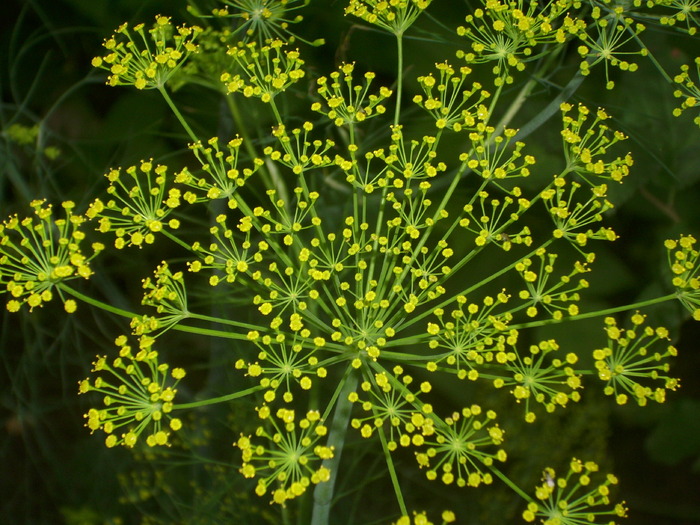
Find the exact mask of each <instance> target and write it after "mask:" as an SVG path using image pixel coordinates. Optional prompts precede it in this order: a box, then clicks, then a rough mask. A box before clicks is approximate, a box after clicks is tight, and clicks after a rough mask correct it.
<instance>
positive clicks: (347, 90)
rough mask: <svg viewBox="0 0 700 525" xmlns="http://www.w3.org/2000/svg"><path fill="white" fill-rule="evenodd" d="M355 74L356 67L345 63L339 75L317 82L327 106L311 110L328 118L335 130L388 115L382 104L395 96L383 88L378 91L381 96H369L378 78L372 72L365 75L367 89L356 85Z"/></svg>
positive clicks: (334, 73)
mask: <svg viewBox="0 0 700 525" xmlns="http://www.w3.org/2000/svg"><path fill="white" fill-rule="evenodd" d="M354 70H355V64H354V63H351V64H345V63H344V64H341V65H340V68H339V70H338V71H333V72H332V73H331V74H330V75H329V76H328V77H325V76H322V77H319V78H318V79H317V80H316V84H317V86H318V87H317V89H316V92H317V93H318V94H319V95H321V97H323V99H324V100H325V102H326V104H325V107H324V105H322V104H321V103H320V102H314V103H313V104H312V105H311V110H312V111H317V112H319V113H321V114H322V115H326V116H327V117H328V118H329V119H330V120H332V121H333V123H334V124H335V125H336V126H343V125H345V124H355V123H359V122H362V121H364V120H366V119H368V118H372V117H376V116H378V115H382V114H383V113H384V112H385V111H386V107H385V106H384V105H383V104H382V101H384V99H386V98H388V97H390V96H391V94H392V91H391V90H390V89H389V88H386V87H384V86H382V87H380V88H379V94H378V95H376V94H369V87H370V85H371V84H372V81H373V80H374V77H375V74H374V73H372V72H371V71H368V72H367V73H365V74H364V86H363V85H360V84H356V85H353V77H352V73H353V71H354ZM341 75H342V78H341ZM329 77H330V83H329Z"/></svg>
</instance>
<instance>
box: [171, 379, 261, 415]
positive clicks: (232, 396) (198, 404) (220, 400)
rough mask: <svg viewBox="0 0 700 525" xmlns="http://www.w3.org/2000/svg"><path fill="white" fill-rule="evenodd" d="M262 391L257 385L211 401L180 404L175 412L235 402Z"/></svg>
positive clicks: (175, 406) (176, 406)
mask: <svg viewBox="0 0 700 525" xmlns="http://www.w3.org/2000/svg"><path fill="white" fill-rule="evenodd" d="M262 389H263V387H262V386H261V385H257V386H254V387H251V388H248V389H246V390H241V391H239V392H234V393H232V394H227V395H225V396H220V397H212V398H210V399H202V400H201V401H193V402H191V403H178V404H176V405H173V410H184V409H186V408H198V407H203V406H209V405H214V404H216V403H225V402H226V401H233V400H234V399H238V398H241V397H245V396H248V395H250V394H254V393H255V392H258V391H260V390H262Z"/></svg>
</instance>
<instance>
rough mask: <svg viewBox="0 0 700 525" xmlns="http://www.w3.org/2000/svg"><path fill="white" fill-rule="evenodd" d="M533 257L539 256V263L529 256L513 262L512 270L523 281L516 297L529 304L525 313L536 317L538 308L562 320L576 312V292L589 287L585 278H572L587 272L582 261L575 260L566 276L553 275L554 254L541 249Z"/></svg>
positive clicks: (555, 257) (557, 319) (555, 256)
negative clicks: (523, 286) (522, 287)
mask: <svg viewBox="0 0 700 525" xmlns="http://www.w3.org/2000/svg"><path fill="white" fill-rule="evenodd" d="M535 256H536V257H537V258H538V259H539V265H537V264H536V263H535V264H533V261H532V259H531V258H526V259H523V260H522V261H520V262H518V263H517V264H516V265H515V270H516V271H517V272H518V273H519V274H520V276H521V277H522V278H523V281H525V289H524V290H521V291H520V293H519V294H518V297H519V298H520V299H522V300H523V301H525V304H527V305H528V306H527V310H526V312H525V313H526V314H527V316H528V317H532V318H534V317H537V316H538V315H539V313H540V309H543V310H545V311H546V312H547V313H549V314H550V315H551V316H552V319H554V320H556V321H560V320H561V319H563V317H564V315H570V316H574V315H577V314H578V313H579V308H578V305H577V304H576V303H577V302H578V301H579V300H580V296H579V293H578V292H579V290H583V289H586V288H588V281H586V280H585V279H578V280H575V279H574V277H575V276H576V275H579V274H582V273H586V272H588V271H590V270H589V268H588V267H587V266H586V264H585V263H581V262H576V263H575V264H574V268H573V270H572V271H571V272H570V273H569V274H568V275H561V276H560V277H559V278H556V277H555V276H556V274H555V272H554V266H555V261H556V259H557V255H556V254H554V253H547V252H546V251H545V249H544V248H540V249H538V250H537V251H536V252H535ZM550 279H551V281H553V282H550Z"/></svg>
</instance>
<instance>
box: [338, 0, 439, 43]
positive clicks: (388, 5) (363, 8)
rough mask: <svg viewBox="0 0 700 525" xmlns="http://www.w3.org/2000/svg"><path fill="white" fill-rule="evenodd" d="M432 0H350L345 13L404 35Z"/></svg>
mask: <svg viewBox="0 0 700 525" xmlns="http://www.w3.org/2000/svg"><path fill="white" fill-rule="evenodd" d="M431 2H432V0H350V4H349V5H348V6H347V7H346V8H345V14H346V15H353V16H356V17H358V18H361V19H362V20H364V21H365V22H367V23H369V24H372V25H375V26H377V27H381V28H382V29H384V30H386V31H388V32H390V33H393V34H395V35H402V34H403V33H404V32H405V31H406V30H407V29H408V28H409V27H411V26H412V25H413V23H414V22H415V21H416V19H417V18H418V17H419V16H420V14H421V13H422V12H423V11H424V10H425V9H427V7H428V6H429V5H430V3H431Z"/></svg>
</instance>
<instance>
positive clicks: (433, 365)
mask: <svg viewBox="0 0 700 525" xmlns="http://www.w3.org/2000/svg"><path fill="white" fill-rule="evenodd" d="M509 299H510V296H509V295H508V294H506V293H505V291H503V292H501V293H499V294H498V295H497V296H496V297H491V296H487V297H485V298H484V299H483V301H482V304H477V303H470V302H468V301H467V298H466V297H464V296H462V295H460V296H457V297H456V298H455V302H456V308H455V309H453V310H452V311H450V312H449V314H448V313H447V312H445V311H444V310H443V309H442V308H438V309H436V310H435V311H434V314H435V316H436V317H437V323H433V322H429V323H428V328H427V332H428V334H429V335H430V336H431V338H430V342H429V343H428V344H429V346H430V348H431V349H438V348H439V349H442V350H443V351H444V353H442V354H440V356H439V357H438V358H437V359H435V360H433V361H429V362H428V364H427V365H426V368H427V370H428V371H431V372H434V371H437V370H438V365H440V366H441V367H447V369H450V370H455V371H456V372H457V377H458V378H460V379H469V380H471V381H475V380H476V379H478V377H479V369H480V368H481V367H482V365H484V364H486V365H487V366H488V365H489V364H491V363H498V364H500V365H504V364H505V363H507V362H509V361H513V360H515V359H516V356H515V354H514V353H513V352H511V351H509V350H508V348H507V346H506V345H514V344H515V343H516V341H517V340H518V332H517V331H516V330H511V329H510V328H509V327H508V323H509V322H510V320H511V319H512V315H511V314H510V313H504V312H502V311H499V310H502V309H503V307H504V305H505V304H506V303H507V302H508V300H509Z"/></svg>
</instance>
